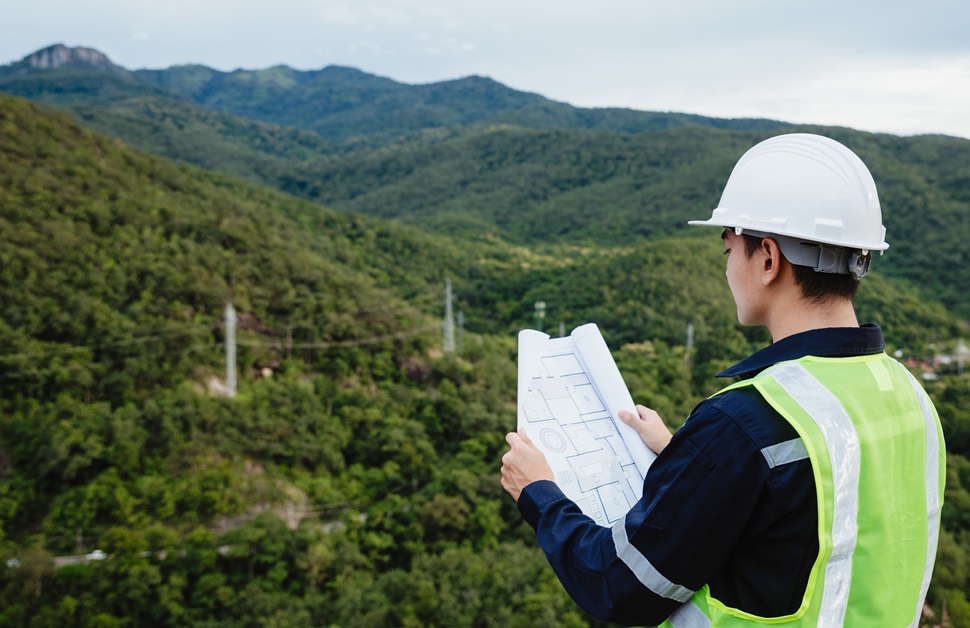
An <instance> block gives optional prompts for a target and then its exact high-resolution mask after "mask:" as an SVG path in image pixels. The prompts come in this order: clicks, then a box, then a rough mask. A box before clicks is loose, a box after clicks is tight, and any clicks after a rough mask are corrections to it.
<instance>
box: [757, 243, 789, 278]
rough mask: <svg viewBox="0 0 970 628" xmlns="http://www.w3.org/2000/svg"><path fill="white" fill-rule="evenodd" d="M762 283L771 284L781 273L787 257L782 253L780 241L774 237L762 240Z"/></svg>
mask: <svg viewBox="0 0 970 628" xmlns="http://www.w3.org/2000/svg"><path fill="white" fill-rule="evenodd" d="M760 253H761V255H762V259H761V283H762V285H765V286H767V285H769V284H770V283H772V282H773V281H775V280H776V279H778V277H779V276H780V275H781V267H782V264H783V262H784V260H785V257H784V256H783V255H782V254H781V249H780V248H779V247H778V242H777V241H776V240H775V239H774V238H764V239H763V240H761V250H760Z"/></svg>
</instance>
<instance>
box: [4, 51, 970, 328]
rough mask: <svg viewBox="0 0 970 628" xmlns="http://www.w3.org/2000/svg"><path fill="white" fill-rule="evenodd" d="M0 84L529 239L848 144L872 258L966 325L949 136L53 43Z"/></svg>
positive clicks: (176, 147)
mask: <svg viewBox="0 0 970 628" xmlns="http://www.w3.org/2000/svg"><path fill="white" fill-rule="evenodd" d="M0 90H2V91H5V92H7V93H9V94H12V95H17V96H21V97H24V98H30V99H34V100H38V101H41V102H46V103H49V104H52V105H54V106H57V107H61V108H65V109H67V110H68V111H71V112H72V113H73V114H74V115H75V116H76V117H77V118H78V120H79V121H81V122H82V123H83V124H86V125H88V126H90V127H91V128H93V129H96V130H98V131H100V132H104V133H107V134H109V135H113V136H115V137H118V138H120V139H122V140H124V141H125V142H127V143H129V144H130V145H132V146H134V147H137V148H140V149H142V150H146V151H149V152H152V153H155V154H158V155H161V156H164V157H168V158H170V159H174V160H176V161H180V162H185V163H190V164H193V165H196V166H199V167H202V168H205V169H209V170H217V171H221V172H224V173H226V174H229V175H232V176H239V177H242V178H245V179H247V180H249V181H252V182H257V183H261V184H264V185H268V186H271V187H275V188H277V189H280V190H282V191H285V192H288V193H290V194H294V195H297V196H301V197H304V198H307V199H309V200H313V201H316V202H320V203H323V204H325V205H327V206H330V207H333V208H335V209H338V210H341V211H349V212H356V213H362V214H367V215H373V216H379V217H383V218H392V219H395V220H397V221H400V222H405V223H410V224H414V225H416V226H418V227H420V228H422V229H425V230H430V231H435V232H440V233H448V234H452V235H459V236H462V237H469V238H480V237H494V238H499V239H502V240H505V241H509V242H513V243H517V244H522V245H527V246H541V245H542V243H544V242H572V243H577V244H583V243H587V244H594V245H597V246H612V245H617V244H631V243H633V242H635V241H636V240H637V239H640V238H656V237H662V236H665V235H671V234H680V233H684V232H685V227H684V223H685V222H686V220H688V219H692V218H697V217H706V215H707V214H708V213H709V211H710V208H711V207H713V206H714V205H715V204H716V202H717V198H718V195H719V193H720V189H721V188H722V186H723V182H724V181H725V180H726V178H727V176H728V174H729V173H730V169H731V166H732V164H733V163H734V162H735V161H736V159H737V157H738V156H739V155H740V154H741V153H743V152H744V150H745V149H746V148H747V147H749V146H751V145H753V144H754V143H756V142H757V141H760V140H761V139H764V138H765V137H768V136H770V135H774V134H777V133H779V132H787V131H811V132H817V133H822V134H826V135H830V136H832V137H834V138H835V139H838V140H840V141H842V142H843V143H846V144H847V145H849V146H850V147H852V148H853V149H854V150H855V151H856V152H857V153H858V154H860V156H862V158H863V159H864V161H866V163H867V164H868V165H869V167H870V169H871V170H872V171H873V174H874V176H875V178H876V181H877V183H878V185H879V188H880V195H881V200H882V204H883V210H884V212H883V213H884V221H885V224H886V226H887V229H888V232H889V236H888V237H889V242H890V245H891V248H890V249H889V251H888V252H887V253H886V254H885V255H884V256H883V257H882V258H881V259H879V260H877V264H876V265H875V266H874V268H876V270H877V271H878V272H886V273H887V274H890V275H892V276H895V277H899V278H904V279H907V280H909V281H910V282H912V283H913V284H914V285H915V286H918V287H919V288H920V289H922V290H925V291H926V295H927V298H930V299H934V300H938V301H940V302H942V303H943V304H945V305H946V306H947V307H949V308H951V309H953V310H954V311H955V312H958V313H959V314H960V315H961V316H963V317H964V318H970V297H967V296H966V292H965V291H964V290H963V289H962V288H961V286H965V285H970V253H968V251H967V249H966V247H965V246H964V244H963V241H964V240H965V239H966V237H968V236H970V211H968V209H967V207H968V203H970V165H968V164H970V141H967V140H963V139H959V138H950V137H942V136H920V137H897V136H892V135H886V134H872V133H862V132H858V131H854V130H851V129H844V128H825V127H796V126H793V125H791V124H787V123H784V122H779V121H772V120H747V119H741V120H722V119H715V118H706V117H700V116H690V115H685V114H677V113H658V112H642V111H634V110H626V109H580V108H576V107H572V106H570V105H567V104H564V103H557V102H555V101H551V100H548V99H546V98H544V97H542V96H539V95H537V94H530V93H524V92H519V91H516V90H512V89H510V88H508V87H505V86H503V85H501V84H499V83H497V82H495V81H493V80H491V79H488V78H484V77H477V76H471V77H466V78H463V79H457V80H454V81H445V82H441V83H433V84H428V85H406V84H402V83H398V82H396V81H393V80H391V79H388V78H383V77H378V76H374V75H371V74H367V73H365V72H362V71H360V70H356V69H352V68H345V67H336V66H332V67H327V68H323V69H321V70H318V71H298V70H294V69H292V68H288V67H285V66H278V67H274V68H269V69H265V70H237V71H234V72H220V71H216V70H213V69H211V68H206V67H204V66H199V65H191V66H175V67H172V68H168V69H163V70H137V71H129V70H126V69H124V68H121V67H119V66H117V65H115V64H113V63H111V61H110V60H109V59H108V57H107V56H106V55H104V54H102V53H100V52H98V51H94V50H90V49H76V48H74V49H72V48H66V47H64V46H52V47H50V48H46V49H44V50H41V51H38V52H36V53H33V54H31V55H28V56H27V57H25V58H24V59H23V60H21V61H20V62H17V63H13V64H9V65H7V66H4V67H2V68H0ZM896 234H899V236H901V237H894V236H895V235H896ZM695 235H696V234H695Z"/></svg>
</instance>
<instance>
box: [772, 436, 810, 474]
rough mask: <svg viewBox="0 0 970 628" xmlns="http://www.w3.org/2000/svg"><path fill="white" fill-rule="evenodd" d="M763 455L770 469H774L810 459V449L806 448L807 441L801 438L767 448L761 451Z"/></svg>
mask: <svg viewBox="0 0 970 628" xmlns="http://www.w3.org/2000/svg"><path fill="white" fill-rule="evenodd" d="M761 455H762V456H764V457H765V460H766V461H767V462H768V468H769V469H774V468H775V467H780V466H781V465H783V464H788V463H790V462H798V461H799V460H805V459H806V458H808V449H807V448H806V447H805V441H803V440H802V439H800V438H793V439H791V440H786V441H785V442H783V443H778V444H777V445H772V446H770V447H765V448H764V449H762V450H761Z"/></svg>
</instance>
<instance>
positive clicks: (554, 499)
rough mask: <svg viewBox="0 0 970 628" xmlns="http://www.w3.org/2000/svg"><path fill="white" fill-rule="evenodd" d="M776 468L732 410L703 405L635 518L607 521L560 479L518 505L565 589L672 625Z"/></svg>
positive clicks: (652, 479)
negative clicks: (582, 505) (585, 510)
mask: <svg viewBox="0 0 970 628" xmlns="http://www.w3.org/2000/svg"><path fill="white" fill-rule="evenodd" d="M767 478H768V466H767V463H766V462H765V459H764V456H763V455H761V452H760V449H759V448H758V447H757V446H756V445H755V444H754V443H753V442H752V439H751V438H749V436H748V435H747V434H746V433H745V431H744V430H743V429H742V428H741V427H740V426H739V425H738V424H737V423H736V422H735V421H733V420H732V419H731V418H730V417H729V416H727V415H726V414H725V413H724V412H722V411H721V410H720V409H718V408H716V407H714V406H713V405H712V404H701V405H700V406H698V408H697V409H695V412H694V413H693V414H692V415H691V417H690V419H689V420H688V421H687V423H686V424H685V425H684V427H683V428H681V430H680V431H678V432H677V434H675V435H674V438H673V439H672V440H671V442H670V444H669V445H668V446H667V448H666V449H664V451H663V453H662V454H661V455H660V456H659V457H658V458H657V459H656V460H655V461H654V463H653V465H652V466H651V467H650V470H649V472H648V474H647V477H646V479H645V480H644V490H643V496H642V498H641V499H640V500H639V501H638V502H637V503H636V504H635V505H634V506H633V508H632V509H631V510H630V512H629V513H627V515H626V517H625V518H623V519H621V520H619V521H617V522H616V523H614V525H613V526H612V527H609V528H607V527H602V526H599V525H597V524H596V523H595V522H593V520H592V519H590V518H589V517H587V516H586V515H584V514H582V512H581V511H580V509H579V507H578V506H577V505H576V504H575V503H573V502H572V501H571V500H570V499H568V498H567V497H566V496H565V495H564V494H563V493H562V491H560V489H559V487H558V486H556V484H554V483H553V482H549V481H540V482H534V483H532V484H530V485H528V486H527V487H526V488H525V490H524V491H523V492H522V494H521V496H520V498H519V502H518V504H519V511H520V512H521V513H522V515H523V517H524V518H525V520H526V521H527V522H528V523H529V524H530V525H531V526H532V527H533V529H534V530H535V531H536V538H537V540H538V543H539V545H540V547H542V549H543V551H544V552H545V554H546V558H547V559H548V561H549V564H550V565H551V566H552V568H553V569H554V570H555V572H556V575H557V576H558V577H559V580H560V581H561V582H562V584H563V586H564V587H565V588H566V591H567V592H568V593H569V594H570V596H571V597H572V598H573V600H575V601H576V603H577V604H579V606H581V607H582V608H583V609H584V610H586V611H587V612H589V613H590V614H592V615H593V616H595V617H598V618H600V619H604V620H607V621H612V622H616V623H622V624H647V625H655V624H659V623H661V622H663V621H664V620H665V619H667V617H669V616H670V614H671V613H672V612H673V611H674V610H675V609H676V608H677V607H678V606H680V605H681V604H682V603H683V602H686V601H687V600H689V599H690V597H691V596H692V595H693V593H694V592H695V591H697V590H698V589H699V588H701V587H702V586H703V585H704V584H705V583H707V582H708V581H709V580H710V579H711V578H712V577H713V576H714V575H715V574H717V573H718V571H719V570H720V569H722V568H723V566H724V565H725V563H726V562H727V561H728V559H729V556H730V554H731V552H732V550H733V549H734V548H735V546H736V545H737V544H738V541H739V539H740V538H741V537H742V536H743V534H744V532H745V527H746V522H748V521H749V520H750V518H751V516H752V512H753V510H754V508H755V507H756V504H757V502H758V499H759V495H760V494H761V492H762V487H763V486H764V484H765V482H766V481H767Z"/></svg>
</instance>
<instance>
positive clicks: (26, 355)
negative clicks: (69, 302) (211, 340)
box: [0, 327, 210, 361]
mask: <svg viewBox="0 0 970 628" xmlns="http://www.w3.org/2000/svg"><path fill="white" fill-rule="evenodd" d="M209 332H210V330H209V329H201V328H198V327H196V328H191V329H185V330H171V331H165V332H159V333H155V334H150V335H147V336H136V337H134V338H128V339H125V340H117V341H114V342H102V343H98V344H96V345H69V346H64V345H62V346H55V347H47V348H45V349H40V350H37V351H25V352H21V353H7V354H5V355H0V360H9V361H13V360H23V359H30V358H37V357H42V356H46V355H54V354H59V353H62V354H67V353H76V352H80V351H97V350H99V349H108V348H111V347H123V346H126V345H135V344H143V343H146V342H151V341H152V340H159V339H162V338H176V337H179V336H191V335H194V334H207V333H209ZM39 342H43V341H39Z"/></svg>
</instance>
